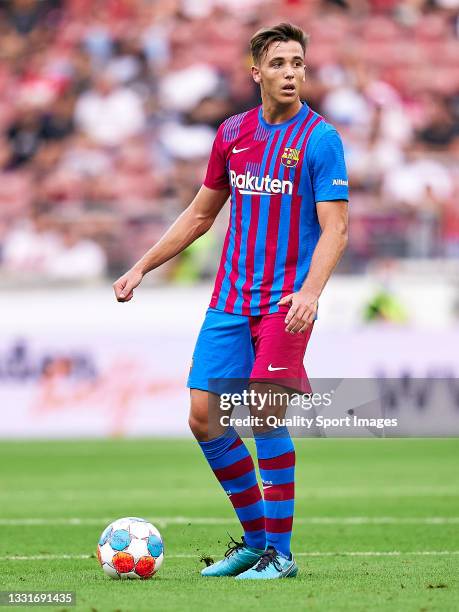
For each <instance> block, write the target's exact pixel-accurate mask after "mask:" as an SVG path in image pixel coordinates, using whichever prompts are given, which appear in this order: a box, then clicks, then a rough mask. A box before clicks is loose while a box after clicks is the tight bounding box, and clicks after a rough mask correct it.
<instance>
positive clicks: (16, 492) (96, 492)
mask: <svg viewBox="0 0 459 612" xmlns="http://www.w3.org/2000/svg"><path fill="white" fill-rule="evenodd" d="M124 493H125V494H126V495H129V497H131V498H134V497H135V498H139V499H147V500H148V499H153V497H154V492H153V491H152V490H151V489H149V488H147V487H145V488H144V489H135V488H133V489H126V490H125V491H124ZM180 493H181V494H182V495H183V496H184V497H187V496H188V495H190V494H193V495H195V496H196V497H198V496H200V495H206V494H208V493H209V488H200V487H193V488H181V489H180ZM119 494H120V492H119V489H56V490H49V489H14V488H11V489H3V490H2V491H0V498H1V499H11V498H13V497H25V498H27V499H28V500H30V498H32V497H36V498H48V497H49V496H50V495H52V496H53V499H63V500H78V499H81V498H82V497H84V496H92V497H96V496H97V497H103V498H104V499H112V498H114V499H118V498H119ZM458 495H459V487H458V486H456V485H440V484H438V485H433V486H432V485H410V484H406V485H399V486H395V485H392V486H384V485H381V486H368V487H358V486H355V487H354V486H343V487H339V486H336V487H333V486H328V487H311V488H307V489H305V490H301V491H298V492H297V494H296V497H297V498H301V499H311V498H314V499H316V498H326V499H329V498H342V497H345V498H348V497H359V498H367V497H417V496H421V497H424V496H426V497H427V496H429V497H434V496H435V497H436V496H454V497H456V496H458Z"/></svg>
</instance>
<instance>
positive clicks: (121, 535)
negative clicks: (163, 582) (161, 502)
mask: <svg viewBox="0 0 459 612" xmlns="http://www.w3.org/2000/svg"><path fill="white" fill-rule="evenodd" d="M97 559H98V560H99V563H100V565H101V567H102V569H103V570H104V572H105V573H106V574H107V576H110V577H111V578H116V579H120V578H142V579H144V580H145V579H147V578H151V577H152V576H153V575H154V574H156V572H157V571H158V570H159V568H160V567H161V565H162V562H163V559H164V544H163V540H162V538H161V534H160V533H159V531H158V530H157V529H156V527H155V526H154V525H152V524H151V523H148V522H147V521H145V520H144V519H141V518H136V517H132V516H131V517H127V518H121V519H118V520H117V521H114V522H113V523H110V525H109V526H108V527H107V528H106V529H104V531H103V532H102V535H101V536H100V540H99V543H98V545H97Z"/></svg>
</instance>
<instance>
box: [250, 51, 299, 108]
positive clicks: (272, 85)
mask: <svg viewBox="0 0 459 612" xmlns="http://www.w3.org/2000/svg"><path fill="white" fill-rule="evenodd" d="M252 76H253V79H254V81H255V82H256V83H259V84H260V87H261V91H262V95H263V96H264V97H265V98H266V97H267V98H270V99H271V100H272V101H273V102H275V103H277V104H291V103H292V102H295V101H296V100H298V98H299V96H300V88H301V84H302V83H303V82H304V81H305V66H304V53H303V49H302V47H301V45H300V43H298V42H295V41H293V40H289V41H288V42H274V43H272V44H271V45H270V46H269V47H268V50H267V52H266V53H265V54H264V55H263V56H262V57H261V59H260V61H259V64H258V66H253V67H252Z"/></svg>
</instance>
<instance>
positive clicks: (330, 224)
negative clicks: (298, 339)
mask: <svg viewBox="0 0 459 612" xmlns="http://www.w3.org/2000/svg"><path fill="white" fill-rule="evenodd" d="M316 207H317V216H318V219H319V223H320V227H321V229H322V234H321V236H320V238H319V241H318V243H317V245H316V248H315V249H314V253H313V255H312V259H311V266H310V268H309V273H308V275H307V277H306V279H305V281H304V283H303V286H302V287H301V289H300V290H299V291H298V292H297V293H291V294H290V295H286V296H285V297H283V298H282V299H281V300H280V301H279V304H291V306H290V310H289V311H288V313H287V316H286V318H285V323H286V328H285V330H286V331H287V332H290V333H291V334H297V333H302V332H304V331H306V329H307V328H308V327H309V325H311V323H312V322H313V321H314V318H315V316H316V313H317V306H318V301H319V297H320V294H321V293H322V291H323V289H324V287H325V285H326V283H327V281H328V279H329V278H330V275H331V273H332V272H333V270H334V268H335V266H336V264H337V263H338V261H339V260H340V258H341V255H342V254H343V252H344V249H345V248H346V244H347V239H348V203H347V201H346V200H334V201H330V202H317V204H316Z"/></svg>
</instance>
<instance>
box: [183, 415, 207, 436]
mask: <svg viewBox="0 0 459 612" xmlns="http://www.w3.org/2000/svg"><path fill="white" fill-rule="evenodd" d="M188 425H189V427H190V429H191V431H192V432H193V435H194V437H195V438H196V439H197V440H199V441H200V442H204V441H206V440H207V439H208V436H209V424H208V421H207V415H203V414H202V413H201V412H197V411H196V412H194V411H193V410H192V411H191V412H190V416H189V417H188Z"/></svg>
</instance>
